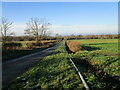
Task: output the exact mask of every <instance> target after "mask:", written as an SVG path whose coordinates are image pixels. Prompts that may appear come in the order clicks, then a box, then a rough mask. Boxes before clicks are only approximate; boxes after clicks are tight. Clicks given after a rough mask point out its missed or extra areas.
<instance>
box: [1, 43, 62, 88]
mask: <svg viewBox="0 0 120 90" xmlns="http://www.w3.org/2000/svg"><path fill="white" fill-rule="evenodd" d="M60 44H61V43H59V44H57V45H55V46H53V47H50V48H47V49H45V50H43V51H40V52H37V53H34V54H30V55H26V56H23V57H20V58H17V59H13V60H10V61H7V62H5V63H3V64H2V86H3V87H4V86H6V85H8V84H9V83H10V81H11V80H13V79H14V78H16V77H17V76H19V75H20V74H22V73H23V72H25V71H27V70H28V69H29V68H30V67H32V66H33V65H35V64H37V63H39V62H40V61H41V60H42V59H43V58H44V57H45V56H47V55H49V54H50V53H51V52H52V51H53V50H55V49H57V47H58V46H59V45H60Z"/></svg>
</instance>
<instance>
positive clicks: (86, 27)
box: [2, 2, 118, 36]
mask: <svg viewBox="0 0 120 90" xmlns="http://www.w3.org/2000/svg"><path fill="white" fill-rule="evenodd" d="M2 15H3V17H5V18H7V19H8V21H12V22H13V27H12V28H11V30H13V31H14V32H15V33H16V35H17V36H21V35H24V29H25V28H26V23H27V22H28V21H29V20H30V18H32V17H38V18H46V19H47V20H48V21H49V22H50V23H51V24H52V26H51V29H50V30H51V31H52V32H53V33H52V35H55V34H57V33H58V34H59V35H62V36H63V35H71V34H74V35H77V34H79V35H82V34H83V35H92V34H94V35H96V34H98V35H99V34H118V3H117V2H2Z"/></svg>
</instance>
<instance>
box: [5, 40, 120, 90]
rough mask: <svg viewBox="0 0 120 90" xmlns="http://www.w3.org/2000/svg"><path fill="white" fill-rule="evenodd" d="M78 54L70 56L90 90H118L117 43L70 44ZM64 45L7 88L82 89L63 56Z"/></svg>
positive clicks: (119, 60) (81, 42) (80, 83)
mask: <svg viewBox="0 0 120 90" xmlns="http://www.w3.org/2000/svg"><path fill="white" fill-rule="evenodd" d="M71 41H72V42H74V41H77V42H79V43H80V44H79V45H80V47H81V48H80V50H79V51H78V52H76V53H70V55H71V56H72V59H73V61H74V63H75V64H76V66H77V67H78V69H79V70H80V71H81V73H82V75H83V77H84V79H85V81H86V82H87V84H88V86H89V87H90V89H92V90H96V89H103V90H106V89H108V90H118V89H119V88H120V86H119V85H120V66H119V64H120V58H119V56H118V55H119V50H118V40H117V39H89V40H88V39H84V40H71ZM66 47H67V46H66V44H65V43H64V42H63V44H62V45H61V46H60V47H59V48H58V49H57V50H55V51H54V52H53V53H52V54H50V55H49V56H47V57H45V58H44V59H43V60H42V61H41V62H40V63H39V64H38V65H36V66H35V67H33V68H31V69H30V70H28V71H27V72H25V73H24V74H22V75H20V76H19V77H17V78H16V79H14V80H13V81H12V82H11V84H10V85H9V86H8V87H6V88H9V89H12V88H21V89H23V88H31V89H36V88H40V89H41V88H54V89H55V88H61V89H62V88H72V89H76V88H80V89H82V90H84V86H83V84H82V82H81V80H80V78H79V77H78V74H77V72H76V71H75V68H74V67H73V65H72V64H71V62H70V61H69V58H68V56H67V55H66V53H65V48H66Z"/></svg>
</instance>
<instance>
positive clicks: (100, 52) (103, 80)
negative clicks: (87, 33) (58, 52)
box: [71, 39, 120, 89]
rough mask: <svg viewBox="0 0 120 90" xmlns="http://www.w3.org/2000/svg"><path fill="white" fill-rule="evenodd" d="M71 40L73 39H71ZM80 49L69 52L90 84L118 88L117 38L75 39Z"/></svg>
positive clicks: (119, 80)
mask: <svg viewBox="0 0 120 90" xmlns="http://www.w3.org/2000/svg"><path fill="white" fill-rule="evenodd" d="M72 41H73V40H72ZM75 41H77V42H80V46H81V50H80V51H79V52H77V53H75V54H71V55H72V56H73V58H74V62H75V63H76V65H77V66H78V67H79V68H80V70H81V68H82V69H83V70H84V71H83V70H82V71H83V72H82V73H83V74H84V75H85V76H86V80H87V82H88V83H89V84H90V85H92V86H93V85H95V84H98V85H99V86H100V87H102V88H108V89H114V88H117V89H118V88H120V87H119V84H120V66H119V64H120V58H119V50H118V40H117V39H88V40H75ZM90 77H92V78H90Z"/></svg>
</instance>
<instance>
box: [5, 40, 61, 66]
mask: <svg viewBox="0 0 120 90" xmlns="http://www.w3.org/2000/svg"><path fill="white" fill-rule="evenodd" d="M60 43H61V42H59V43H57V44H56V45H53V46H52V47H54V46H57V45H59V44H60ZM52 47H48V48H46V49H45V50H42V51H38V52H35V53H32V54H28V55H25V56H22V57H19V58H15V59H12V60H9V61H5V62H3V64H8V63H11V62H15V61H19V60H21V59H24V58H27V57H30V56H34V55H37V54H39V53H41V52H45V51H47V50H49V49H51V48H52Z"/></svg>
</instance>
